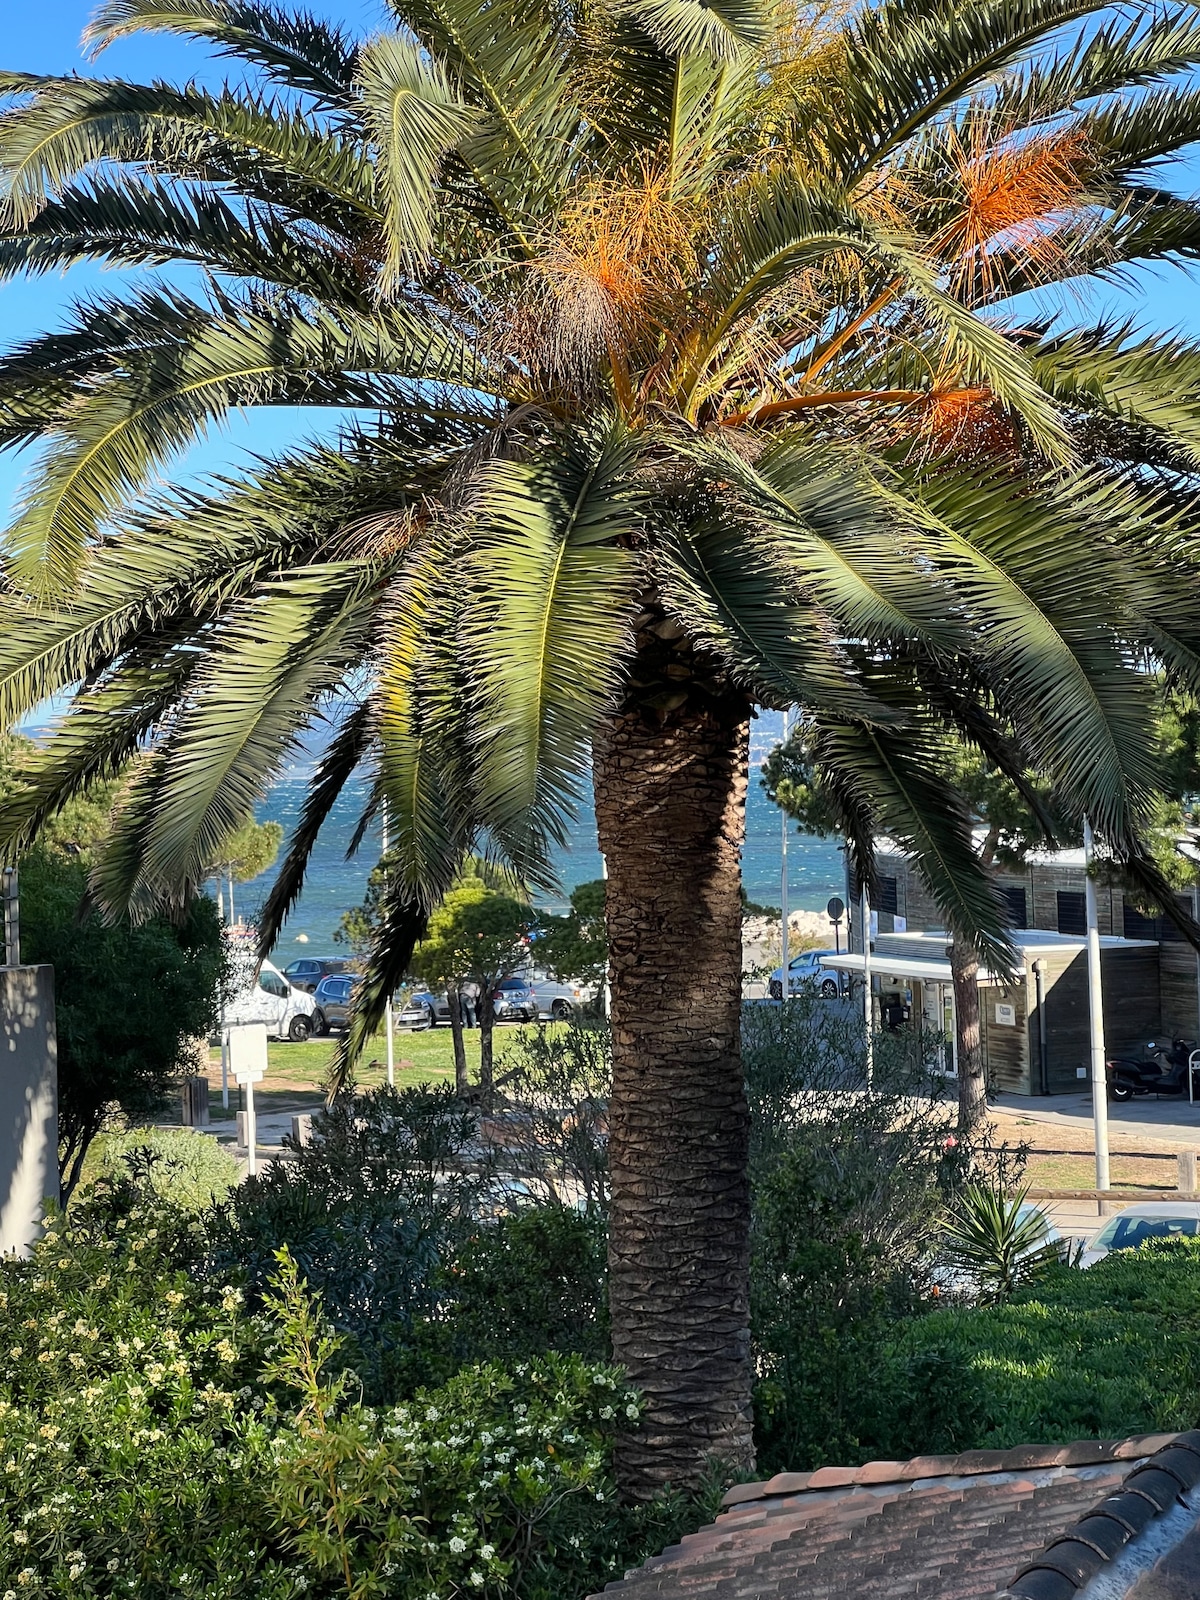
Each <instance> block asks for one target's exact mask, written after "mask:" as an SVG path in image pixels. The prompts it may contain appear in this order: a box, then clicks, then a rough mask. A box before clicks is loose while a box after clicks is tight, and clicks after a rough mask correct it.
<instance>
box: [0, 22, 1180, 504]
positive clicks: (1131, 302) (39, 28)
mask: <svg viewBox="0 0 1200 1600" xmlns="http://www.w3.org/2000/svg"><path fill="white" fill-rule="evenodd" d="M309 3H310V5H311V7H312V9H314V10H316V11H317V12H319V13H322V14H324V15H326V16H329V17H330V18H334V19H336V20H338V21H340V22H343V23H345V24H347V25H348V26H349V27H351V28H352V29H353V30H355V31H358V32H370V31H372V30H373V29H374V28H376V27H378V26H379V25H380V24H381V22H382V19H383V12H384V8H383V0H324V3H322V0H309ZM92 9H93V4H92V0H0V10H2V12H3V28H2V30H0V66H3V67H6V68H9V69H18V70H24V71H33V72H53V73H63V72H72V71H78V72H88V73H96V74H100V75H107V74H112V75H119V76H122V77H130V78H137V79H142V80H145V79H148V78H154V77H163V78H168V79H172V80H176V81H178V80H183V79H187V78H196V79H198V80H200V81H202V82H205V83H207V84H210V85H216V84H218V83H219V82H220V81H221V78H222V75H223V71H224V70H225V64H224V63H222V62H221V61H219V60H215V59H213V58H212V57H211V56H210V55H209V54H208V53H207V52H206V51H205V50H203V49H201V48H199V47H197V46H193V45H188V44H186V43H185V42H184V41H182V40H175V39H170V38H166V37H164V36H162V35H153V36H146V37H144V38H140V39H133V40H129V41H126V42H124V43H122V44H120V45H117V46H114V47H113V48H112V49H111V50H110V51H108V52H106V54H105V55H104V56H102V57H101V58H100V61H99V62H98V63H96V64H94V65H93V64H90V63H88V62H87V61H85V60H84V58H83V56H82V55H81V53H80V50H79V37H80V34H81V32H82V30H83V27H84V24H85V22H86V21H87V19H88V17H89V15H90V14H91V11H92ZM1177 187H1179V188H1181V189H1183V190H1184V191H1185V192H1196V191H1197V190H1200V161H1193V162H1189V163H1188V164H1187V165H1186V167H1184V168H1183V169H1182V170H1181V173H1180V177H1179V179H1178V180H1177ZM133 276H134V275H133V274H131V273H114V272H105V271H101V270H98V269H93V268H90V267H88V268H79V269H76V270H74V271H73V272H71V273H70V274H69V275H67V276H66V277H61V276H54V277H48V278H39V279H35V280H33V281H31V282H16V283H11V284H4V285H0V347H9V346H11V345H12V344H14V343H16V342H19V341H20V340H22V339H24V338H27V337H29V336H30V335H32V334H35V333H37V332H39V331H41V330H43V329H45V328H49V327H53V326H54V325H56V324H57V323H58V322H59V321H60V320H61V319H62V317H63V315H64V313H65V311H66V309H67V308H68V307H69V305H70V304H71V302H72V301H73V300H75V299H77V298H79V297H81V296H86V295H88V294H89V293H97V292H100V293H113V292H115V291H116V290H117V289H118V288H119V286H120V282H121V280H125V281H126V282H128V281H129V280H130V279H131V278H132V277H133ZM1069 309H1070V314H1071V315H1072V318H1073V319H1074V318H1078V317H1081V316H1083V315H1089V314H1095V313H1096V312H1103V313H1111V314H1114V315H1123V316H1133V317H1134V318H1135V319H1136V320H1137V321H1138V322H1139V323H1141V324H1143V325H1146V326H1150V327H1156V328H1172V329H1174V328H1183V329H1186V330H1188V331H1189V332H1192V333H1194V334H1196V335H1198V336H1200V295H1198V294H1197V291H1196V288H1195V287H1194V285H1193V284H1192V283H1191V282H1190V281H1189V280H1188V278H1186V277H1185V276H1184V275H1183V274H1182V273H1180V272H1178V271H1174V270H1170V269H1166V270H1164V271H1162V272H1158V273H1154V274H1146V275H1144V276H1143V277H1142V279H1141V281H1140V282H1139V284H1138V285H1137V286H1136V287H1135V288H1134V289H1132V290H1126V291H1121V290H1118V289H1116V288H1110V287H1106V286H1101V287H1100V288H1099V289H1097V290H1095V291H1094V292H1090V293H1089V294H1088V296H1087V303H1086V310H1085V309H1084V308H1083V307H1081V306H1080V305H1079V304H1078V303H1077V302H1069ZM329 425H330V424H328V423H327V426H329ZM315 426H316V424H315V422H314V421H313V419H312V418H304V419H300V418H298V417H297V416H296V415H295V414H294V413H291V412H288V411H285V410H276V409H271V410H260V411H256V412H254V413H253V414H252V415H251V416H249V417H246V418H235V419H233V421H232V422H231V423H230V424H229V426H228V427H226V428H225V429H224V430H223V431H222V432H220V433H217V434H215V435H213V436H212V437H210V438H209V439H208V440H206V441H205V442H204V443H203V444H201V445H198V446H197V447H196V448H195V449H194V450H192V451H191V452H190V453H189V455H188V456H187V457H186V458H185V460H183V461H182V462H176V463H173V464H172V465H171V468H170V472H171V476H172V477H173V478H175V479H178V478H179V477H181V476H184V475H186V476H193V475H195V474H198V473H203V472H206V471H211V470H213V469H218V468H221V467H229V466H233V465H236V464H237V463H239V462H244V461H245V460H246V459H247V453H248V452H250V451H257V452H270V451H273V450H276V449H278V448H281V447H283V446H285V445H287V444H288V443H290V442H292V441H295V440H297V439H299V438H303V437H307V436H311V434H312V432H313V430H314V428H315ZM27 466H28V462H27V461H22V460H21V459H20V458H14V457H12V456H11V455H0V516H3V518H4V520H5V521H7V513H8V510H9V508H10V507H11V505H12V503H13V500H14V498H15V496H16V494H17V492H18V486H19V483H20V479H21V477H22V475H23V472H24V471H25V470H26V468H27Z"/></svg>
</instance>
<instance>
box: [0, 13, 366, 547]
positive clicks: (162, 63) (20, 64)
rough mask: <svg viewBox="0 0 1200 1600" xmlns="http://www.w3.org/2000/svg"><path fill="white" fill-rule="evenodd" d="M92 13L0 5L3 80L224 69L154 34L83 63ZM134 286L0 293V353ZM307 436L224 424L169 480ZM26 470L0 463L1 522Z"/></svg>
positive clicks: (41, 282)
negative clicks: (11, 74) (85, 302)
mask: <svg viewBox="0 0 1200 1600" xmlns="http://www.w3.org/2000/svg"><path fill="white" fill-rule="evenodd" d="M95 9H96V6H95V4H94V3H93V0H0V21H2V26H0V66H2V67H4V68H6V69H8V70H10V71H12V70H15V71H20V72H53V73H67V72H80V73H85V74H88V75H91V76H99V77H110V76H111V77H123V78H134V79H137V80H139V81H142V82H145V81H147V80H150V79H153V78H166V79H168V80H170V81H173V82H182V81H184V80H187V79H189V78H194V79H196V80H197V81H199V82H202V83H205V84H207V85H209V86H212V87H215V86H217V85H219V84H220V82H221V81H222V78H223V76H224V75H225V72H226V71H227V70H228V65H229V64H228V63H225V62H222V61H221V60H219V59H217V58H215V57H213V56H211V55H210V54H209V53H208V52H207V51H206V50H204V49H202V48H200V47H199V46H196V45H189V44H188V43H187V42H186V41H184V40H182V39H172V38H170V37H167V36H166V35H162V34H154V35H146V36H144V37H142V38H135V39H131V40H127V41H124V42H122V43H121V44H118V45H114V46H113V47H112V48H111V49H110V50H107V51H105V53H104V54H103V55H102V56H101V57H100V58H99V60H98V61H96V62H89V61H87V60H86V59H85V57H84V56H83V54H82V53H81V51H80V48H79V38H80V35H81V33H82V32H83V28H84V25H85V24H86V22H87V20H88V18H89V17H90V16H91V15H92V13H93V11H94V10H95ZM310 9H312V10H315V11H317V12H318V13H319V14H321V15H323V16H326V17H329V18H330V19H332V20H336V21H339V22H342V23H345V24H346V25H347V26H349V27H350V28H351V29H353V30H354V31H355V32H359V33H369V32H372V31H373V30H374V29H376V28H378V27H380V26H381V25H382V21H383V14H384V6H383V0H324V3H323V0H312V3H311V5H310ZM138 276H141V274H139V275H138ZM134 278H135V274H133V273H130V272H112V271H104V270H101V269H99V268H92V267H80V268H76V269H74V270H73V271H72V272H71V273H69V274H67V275H66V276H59V275H55V276H50V277H43V278H36V279H32V280H29V281H17V282H15V283H6V284H0V348H8V347H10V346H12V345H13V344H15V343H17V342H19V341H21V340H23V339H26V338H29V337H30V336H31V335H34V334H36V333H39V332H41V331H43V330H44V329H46V328H51V327H53V326H55V325H56V324H57V323H58V322H59V321H60V320H62V318H63V317H64V314H65V313H66V311H67V309H68V308H69V306H70V305H71V304H72V302H73V301H75V300H77V299H79V298H82V297H86V296H87V295H88V294H89V293H101V294H114V293H117V292H119V291H120V290H122V289H123V287H124V285H125V284H127V283H129V282H131V281H133V280H134ZM176 281H179V279H178V277H177V278H176ZM314 428H315V423H314V420H313V419H312V418H311V417H308V418H305V419H304V420H303V421H301V420H300V419H298V418H297V416H296V414H295V413H293V412H290V411H286V410H283V409H275V408H266V409H261V410H258V411H256V412H255V413H254V414H253V415H251V416H249V417H246V418H236V419H234V420H233V421H232V423H231V424H230V425H228V426H227V427H226V428H225V429H223V430H222V431H221V432H220V433H216V434H214V435H213V436H211V437H210V438H209V439H208V440H206V441H205V442H204V443H203V444H201V445H198V446H197V447H196V448H195V449H194V450H193V451H191V452H190V453H189V455H188V456H187V458H186V459H185V460H184V461H183V462H182V463H178V462H177V463H174V464H173V465H172V469H171V474H172V477H173V478H178V477H179V476H180V475H181V474H187V475H189V476H191V475H193V474H200V473H204V472H206V471H211V470H214V469H218V468H221V467H223V466H229V465H231V464H236V463H238V462H239V461H245V460H246V459H247V453H248V452H260V453H266V452H271V451H273V450H276V449H279V448H281V447H283V446H286V445H287V444H288V443H290V442H292V441H294V440H296V439H299V438H305V437H309V436H311V435H312V433H313V432H314ZM28 464H29V463H28V460H27V459H26V460H22V459H21V458H19V457H17V458H14V457H13V456H12V455H11V454H5V455H0V515H2V516H3V518H4V521H7V520H8V512H9V509H10V508H11V506H12V504H13V502H14V500H15V498H16V496H17V494H18V492H19V486H20V482H21V479H22V477H23V476H24V475H25V472H26V471H27V469H28Z"/></svg>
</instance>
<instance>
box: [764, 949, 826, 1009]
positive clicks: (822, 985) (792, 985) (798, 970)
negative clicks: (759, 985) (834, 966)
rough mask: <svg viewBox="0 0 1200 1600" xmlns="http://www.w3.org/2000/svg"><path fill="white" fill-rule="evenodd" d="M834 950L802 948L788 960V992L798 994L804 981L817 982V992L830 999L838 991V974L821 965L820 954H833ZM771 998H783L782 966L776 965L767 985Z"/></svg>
mask: <svg viewBox="0 0 1200 1600" xmlns="http://www.w3.org/2000/svg"><path fill="white" fill-rule="evenodd" d="M837 953H838V952H837V951H836V950H802V951H801V952H800V954H799V955H798V956H793V957H792V958H791V960H790V961H789V962H788V994H789V995H793V994H799V993H800V991H801V990H802V989H803V987H804V985H805V984H806V983H815V984H817V986H818V987H817V993H818V994H819V995H821V996H823V998H825V999H826V1000H831V999H832V998H833V997H834V995H836V994H837V993H838V976H837V973H836V972H830V970H829V968H828V967H823V966H822V965H821V957H822V956H835V955H837ZM767 992H768V994H769V995H770V996H771V999H772V1000H782V999H783V968H782V967H776V968H775V971H774V972H773V973H772V974H771V981H770V983H769V984H768V985H767Z"/></svg>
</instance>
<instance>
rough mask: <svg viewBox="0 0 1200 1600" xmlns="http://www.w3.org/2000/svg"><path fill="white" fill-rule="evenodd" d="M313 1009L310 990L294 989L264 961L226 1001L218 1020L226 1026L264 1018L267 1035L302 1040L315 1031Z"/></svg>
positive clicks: (297, 1041) (274, 1037) (295, 1040)
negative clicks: (248, 980)
mask: <svg viewBox="0 0 1200 1600" xmlns="http://www.w3.org/2000/svg"><path fill="white" fill-rule="evenodd" d="M316 1012H317V1002H316V1001H315V1000H314V999H313V997H312V995H311V994H307V993H306V992H305V991H304V990H303V989H297V988H296V987H295V985H293V984H290V983H289V982H288V981H287V979H286V978H285V977H284V975H283V973H282V972H280V970H279V968H278V967H275V966H272V964H271V963H270V962H269V961H264V962H263V964H262V966H261V967H260V968H259V969H258V972H257V974H256V975H255V976H254V978H253V979H252V980H251V982H249V983H248V984H246V985H244V986H243V987H242V988H241V989H238V990H237V991H236V993H235V994H234V995H233V997H232V999H230V1000H229V1002H228V1003H227V1004H226V1006H225V1013H224V1017H223V1019H222V1020H223V1022H224V1024H225V1025H226V1026H227V1027H228V1026H233V1027H238V1026H240V1025H242V1024H243V1023H247V1022H265V1023H266V1025H267V1037H268V1038H269V1039H290V1040H291V1042H292V1043H293V1044H303V1043H304V1041H305V1040H306V1039H310V1038H311V1037H312V1035H313V1034H314V1033H315V1032H316Z"/></svg>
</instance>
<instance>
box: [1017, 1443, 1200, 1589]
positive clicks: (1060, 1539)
mask: <svg viewBox="0 0 1200 1600" xmlns="http://www.w3.org/2000/svg"><path fill="white" fill-rule="evenodd" d="M1129 1442H1130V1443H1133V1442H1134V1441H1132V1440H1131V1441H1129ZM1113 1459H1118V1460H1119V1459H1121V1457H1120V1456H1116V1457H1114V1458H1113ZM1197 1484H1200V1428H1196V1429H1191V1430H1190V1431H1189V1432H1187V1433H1177V1434H1174V1435H1172V1436H1171V1437H1170V1439H1169V1442H1168V1443H1166V1444H1164V1445H1162V1446H1161V1447H1160V1448H1159V1449H1157V1450H1155V1451H1154V1452H1153V1453H1146V1454H1144V1455H1143V1457H1142V1459H1141V1460H1139V1462H1138V1465H1137V1466H1136V1467H1134V1469H1133V1471H1132V1472H1131V1473H1130V1474H1129V1476H1128V1477H1127V1478H1126V1479H1125V1480H1124V1482H1123V1483H1122V1484H1121V1487H1120V1488H1119V1489H1117V1490H1115V1491H1114V1492H1113V1493H1112V1494H1109V1495H1106V1496H1105V1498H1104V1499H1103V1500H1101V1502H1100V1504H1099V1505H1097V1506H1093V1507H1092V1509H1091V1510H1090V1511H1087V1512H1085V1513H1084V1515H1083V1516H1082V1517H1080V1519H1079V1520H1078V1522H1076V1523H1075V1524H1074V1526H1073V1527H1070V1528H1068V1529H1067V1530H1066V1532H1065V1533H1061V1534H1059V1535H1057V1537H1056V1538H1054V1539H1052V1540H1051V1541H1050V1543H1049V1544H1048V1545H1047V1546H1046V1548H1045V1549H1044V1550H1043V1551H1042V1553H1041V1554H1040V1555H1039V1556H1037V1557H1035V1558H1034V1560H1033V1561H1031V1562H1029V1564H1028V1565H1027V1566H1025V1567H1023V1568H1022V1569H1021V1571H1020V1572H1019V1573H1017V1575H1016V1577H1015V1578H1014V1579H1013V1580H1012V1582H1011V1583H1010V1584H1009V1586H1008V1588H1007V1589H1003V1590H1001V1592H1000V1594H999V1596H998V1597H997V1600H1075V1597H1076V1596H1077V1595H1078V1594H1079V1591H1080V1590H1081V1589H1083V1588H1084V1587H1085V1586H1086V1585H1087V1584H1089V1583H1090V1582H1091V1581H1092V1579H1093V1578H1094V1577H1095V1576H1096V1574H1097V1573H1098V1572H1100V1570H1101V1569H1102V1568H1103V1567H1104V1566H1105V1565H1106V1564H1107V1563H1108V1562H1110V1561H1112V1560H1113V1559H1114V1558H1115V1557H1116V1556H1118V1555H1119V1554H1120V1553H1121V1551H1122V1550H1123V1549H1124V1548H1125V1547H1126V1545H1128V1544H1130V1543H1131V1542H1132V1541H1133V1540H1134V1539H1136V1538H1137V1536H1138V1534H1140V1533H1141V1532H1142V1530H1143V1529H1144V1528H1146V1527H1147V1526H1148V1525H1149V1524H1150V1523H1152V1522H1153V1521H1154V1519H1155V1518H1156V1517H1160V1516H1162V1515H1164V1514H1165V1513H1166V1512H1168V1511H1170V1510H1171V1508H1172V1507H1173V1506H1175V1505H1177V1504H1178V1503H1179V1501H1180V1499H1181V1497H1182V1496H1183V1495H1185V1494H1187V1493H1188V1491H1189V1490H1191V1489H1194V1488H1195V1487H1196V1485H1197ZM1164 1592H1165V1591H1164ZM1188 1592H1189V1593H1191V1592H1193V1591H1191V1590H1189V1591H1188Z"/></svg>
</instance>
